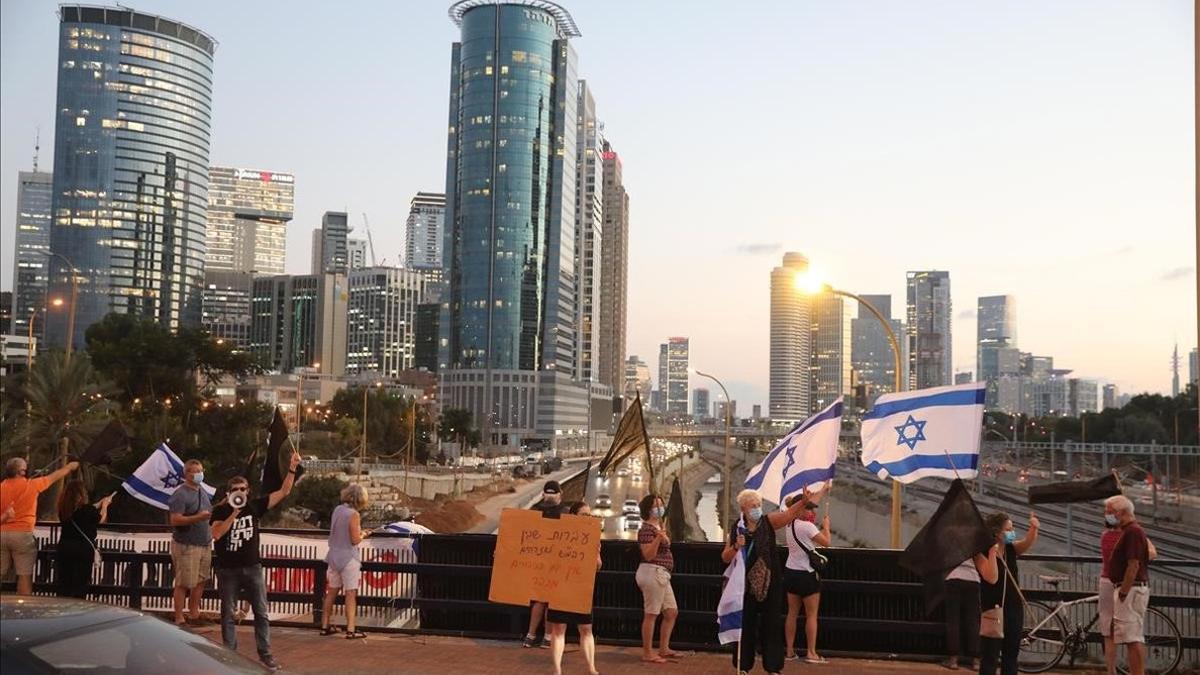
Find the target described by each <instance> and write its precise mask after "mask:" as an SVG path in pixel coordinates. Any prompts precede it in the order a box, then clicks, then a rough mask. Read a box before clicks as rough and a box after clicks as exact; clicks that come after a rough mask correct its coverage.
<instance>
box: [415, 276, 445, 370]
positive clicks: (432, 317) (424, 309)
mask: <svg viewBox="0 0 1200 675" xmlns="http://www.w3.org/2000/svg"><path fill="white" fill-rule="evenodd" d="M426 283H432V282H430V281H429V280H428V277H426ZM441 311H442V305H441V303H439V302H423V303H421V304H419V305H417V327H416V335H417V337H416V341H417V344H416V347H415V350H414V352H413V368H423V369H425V370H428V371H429V372H431V373H436V372H438V370H440V369H441V364H439V363H438V344H437V343H438V321H440V319H441V316H440V314H441Z"/></svg>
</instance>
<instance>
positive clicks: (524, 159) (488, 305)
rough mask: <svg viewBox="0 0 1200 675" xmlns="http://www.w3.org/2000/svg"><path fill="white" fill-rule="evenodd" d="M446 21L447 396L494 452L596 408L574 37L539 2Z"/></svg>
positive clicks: (461, 8) (484, 7) (577, 425)
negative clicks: (449, 37) (582, 289)
mask: <svg viewBox="0 0 1200 675" xmlns="http://www.w3.org/2000/svg"><path fill="white" fill-rule="evenodd" d="M450 15H451V17H452V18H453V20H454V21H455V23H456V24H457V25H458V26H459V27H460V28H461V30H462V39H461V41H460V42H458V43H455V44H454V46H453V48H452V52H451V82H450V106H449V120H448V121H449V124H448V127H449V135H448V137H447V164H446V216H445V225H446V235H445V240H444V246H443V259H444V262H445V264H446V268H447V280H448V284H447V290H446V292H445V294H444V295H443V296H442V302H443V308H444V309H443V316H442V321H441V326H440V330H441V332H442V335H443V338H442V342H441V344H440V345H439V347H440V348H441V349H442V350H443V352H444V355H445V358H444V359H442V358H440V357H439V361H441V362H443V363H445V364H446V366H447V367H446V369H445V370H443V371H442V372H441V374H440V377H441V381H442V401H443V403H444V404H445V405H448V406H454V407H464V408H468V409H470V410H472V412H473V413H474V416H475V419H476V420H480V422H481V425H480V426H481V429H482V430H483V435H484V446H485V448H487V449H489V450H490V449H492V448H494V446H495V445H502V446H517V445H520V444H522V443H525V442H526V441H527V440H536V441H537V442H538V443H539V444H541V445H549V444H555V443H558V442H560V441H562V440H564V438H570V437H571V436H573V435H576V434H577V433H578V432H579V431H580V430H583V431H585V432H586V429H587V428H588V420H589V414H588V409H589V406H590V405H591V402H590V397H591V394H590V393H589V392H590V391H591V388H589V387H586V386H582V385H580V384H579V383H578V381H577V380H576V378H575V374H576V372H577V368H576V357H577V350H576V335H577V334H576V330H575V320H576V317H577V312H576V282H577V279H576V275H575V254H576V248H575V243H576V234H575V217H576V212H575V200H576V187H577V186H576V178H577V176H576V151H577V146H576V126H577V124H578V119H577V112H576V106H577V103H578V96H579V89H578V80H577V77H576V72H575V61H576V58H575V53H574V51H573V50H572V48H571V46H570V44H569V43H568V40H569V38H572V37H578V36H579V30H578V28H577V27H576V26H575V23H574V20H573V19H572V18H571V16H570V14H568V13H567V12H566V10H564V9H563V8H561V7H559V6H558V5H555V4H554V3H552V2H545V1H543V0H536V1H534V0H530V1H529V2H516V3H506V4H499V3H492V2H486V1H484V0H462V1H460V2H457V3H455V4H454V5H452V6H451V8H450ZM442 345H444V346H442Z"/></svg>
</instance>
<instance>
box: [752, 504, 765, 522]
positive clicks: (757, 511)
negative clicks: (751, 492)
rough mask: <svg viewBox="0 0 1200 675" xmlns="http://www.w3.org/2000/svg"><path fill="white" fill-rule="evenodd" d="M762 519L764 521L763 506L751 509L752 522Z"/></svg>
mask: <svg viewBox="0 0 1200 675" xmlns="http://www.w3.org/2000/svg"><path fill="white" fill-rule="evenodd" d="M761 519H762V507H761V506H756V507H754V508H752V509H750V520H761Z"/></svg>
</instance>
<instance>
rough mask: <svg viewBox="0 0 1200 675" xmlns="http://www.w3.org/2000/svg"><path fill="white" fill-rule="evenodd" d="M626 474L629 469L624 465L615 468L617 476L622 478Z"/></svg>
mask: <svg viewBox="0 0 1200 675" xmlns="http://www.w3.org/2000/svg"><path fill="white" fill-rule="evenodd" d="M628 475H629V469H626V468H625V467H621V468H619V469H617V478H624V477H626V476H628Z"/></svg>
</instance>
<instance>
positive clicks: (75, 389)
mask: <svg viewBox="0 0 1200 675" xmlns="http://www.w3.org/2000/svg"><path fill="white" fill-rule="evenodd" d="M113 393H114V391H113V388H112V386H111V385H109V384H107V383H105V382H102V381H101V380H100V378H99V376H98V375H97V373H96V371H95V369H93V368H92V364H91V362H90V361H89V360H88V357H87V355H86V354H75V355H73V356H72V357H71V358H70V359H68V358H67V357H66V355H65V354H63V353H61V352H52V353H49V354H46V355H44V356H42V357H41V358H39V359H38V360H37V361H36V362H35V363H34V366H33V369H32V370H31V371H30V372H29V378H28V380H27V381H26V384H25V387H24V392H23V394H24V398H25V400H26V401H27V402H28V403H29V407H28V409H27V410H26V411H25V413H24V414H25V422H24V423H23V424H19V425H17V426H18V433H17V435H16V436H17V437H16V438H15V439H14V440H15V441H16V442H17V444H18V445H26V446H28V447H29V448H30V450H31V451H32V454H33V455H34V456H35V457H36V456H38V455H39V453H42V454H41V455H40V456H41V458H42V459H40V460H38V461H48V460H49V459H50V458H52V457H55V456H57V454H58V448H59V444H60V443H61V442H62V439H64V438H65V439H66V440H67V442H68V444H69V447H70V448H71V449H74V450H75V451H76V452H81V451H82V450H83V449H84V448H85V447H86V446H87V444H88V443H90V442H91V440H92V438H94V437H95V435H96V434H97V433H99V432H100V429H101V428H103V426H104V425H105V424H107V422H108V419H107V418H108V415H107V413H108V412H109V411H111V410H112V409H113V407H114V406H113V405H112V402H111V401H109V400H108V398H107V397H108V396H111V395H112V394H113ZM30 459H31V462H30V463H31V464H33V463H35V462H34V461H33V457H31V458H30Z"/></svg>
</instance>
